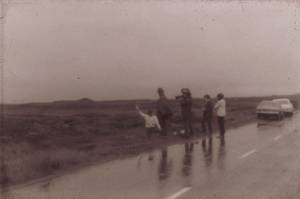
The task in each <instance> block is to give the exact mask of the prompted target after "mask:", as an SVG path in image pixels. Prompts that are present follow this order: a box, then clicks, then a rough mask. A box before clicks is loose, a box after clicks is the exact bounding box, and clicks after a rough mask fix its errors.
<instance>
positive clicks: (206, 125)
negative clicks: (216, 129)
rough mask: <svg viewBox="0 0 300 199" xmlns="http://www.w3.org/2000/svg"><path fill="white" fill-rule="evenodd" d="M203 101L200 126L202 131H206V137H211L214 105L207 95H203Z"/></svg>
mask: <svg viewBox="0 0 300 199" xmlns="http://www.w3.org/2000/svg"><path fill="white" fill-rule="evenodd" d="M204 101H205V105H204V111H203V119H202V128H203V132H206V133H207V135H208V137H211V136H212V117H213V110H214V105H213V103H212V101H211V97H210V96H209V95H205V96H204Z"/></svg>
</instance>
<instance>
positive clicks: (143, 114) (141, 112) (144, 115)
mask: <svg viewBox="0 0 300 199" xmlns="http://www.w3.org/2000/svg"><path fill="white" fill-rule="evenodd" d="M135 108H136V110H137V111H138V112H139V114H140V115H141V116H142V117H143V118H145V117H146V116H147V115H146V114H145V113H143V111H141V109H140V107H139V106H138V105H136V106H135Z"/></svg>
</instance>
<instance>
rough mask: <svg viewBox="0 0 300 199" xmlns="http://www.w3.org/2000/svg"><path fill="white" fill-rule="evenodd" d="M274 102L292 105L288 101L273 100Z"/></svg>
mask: <svg viewBox="0 0 300 199" xmlns="http://www.w3.org/2000/svg"><path fill="white" fill-rule="evenodd" d="M273 101H274V102H276V103H279V104H281V105H282V104H290V102H289V101H288V100H273Z"/></svg>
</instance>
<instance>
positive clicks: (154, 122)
mask: <svg viewBox="0 0 300 199" xmlns="http://www.w3.org/2000/svg"><path fill="white" fill-rule="evenodd" d="M136 109H137V111H138V112H139V114H140V115H141V116H142V117H143V118H144V120H145V128H146V134H147V137H148V138H151V137H152V134H153V133H155V132H156V131H157V129H158V130H159V131H161V126H160V124H159V121H158V118H157V116H156V115H154V114H153V111H152V110H148V112H147V114H146V113H144V112H143V111H141V109H140V108H139V107H138V106H136Z"/></svg>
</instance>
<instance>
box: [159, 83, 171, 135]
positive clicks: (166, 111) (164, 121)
mask: <svg viewBox="0 0 300 199" xmlns="http://www.w3.org/2000/svg"><path fill="white" fill-rule="evenodd" d="M157 93H158V96H159V99H158V100H157V102H156V111H157V117H158V120H159V123H160V125H161V131H160V136H167V135H168V127H169V122H170V119H171V117H172V115H173V112H172V109H171V107H170V104H169V101H168V99H167V97H166V95H165V92H164V90H163V89H162V88H159V89H158V90H157Z"/></svg>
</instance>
